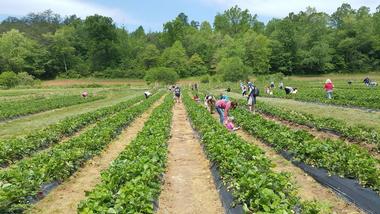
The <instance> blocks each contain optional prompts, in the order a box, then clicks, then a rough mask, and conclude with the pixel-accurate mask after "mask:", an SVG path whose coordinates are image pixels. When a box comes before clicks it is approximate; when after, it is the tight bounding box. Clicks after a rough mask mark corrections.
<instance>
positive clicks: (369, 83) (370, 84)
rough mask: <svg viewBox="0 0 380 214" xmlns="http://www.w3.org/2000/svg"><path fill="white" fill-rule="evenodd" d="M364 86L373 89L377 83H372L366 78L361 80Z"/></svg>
mask: <svg viewBox="0 0 380 214" xmlns="http://www.w3.org/2000/svg"><path fill="white" fill-rule="evenodd" d="M363 82H364V84H365V85H366V86H368V87H375V86H377V82H376V81H373V80H371V79H369V77H366V78H365V79H364V80H363Z"/></svg>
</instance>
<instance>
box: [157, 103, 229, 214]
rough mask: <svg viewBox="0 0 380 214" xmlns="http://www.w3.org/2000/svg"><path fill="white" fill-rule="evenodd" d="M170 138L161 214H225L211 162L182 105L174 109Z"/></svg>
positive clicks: (160, 202) (160, 207)
mask: <svg viewBox="0 0 380 214" xmlns="http://www.w3.org/2000/svg"><path fill="white" fill-rule="evenodd" d="M171 135H172V138H171V139H170V140H169V157H168V168H167V172H166V174H165V184H164V186H163V190H162V192H161V195H160V199H159V210H158V213H160V214H167V213H168V214H169V213H170V214H171V213H188V214H190V213H191V214H193V213H207V214H213V213H223V208H222V204H221V202H220V199H219V195H218V192H217V190H216V188H215V185H214V182H213V180H212V175H211V172H210V169H209V162H208V160H207V159H206V157H205V155H204V154H203V151H202V148H201V146H200V143H199V142H198V140H197V137H196V134H195V132H194V131H193V129H192V128H191V126H190V123H189V121H188V119H187V114H186V110H185V108H184V105H183V104H182V103H180V104H176V105H175V107H174V115H173V123H172V131H171Z"/></svg>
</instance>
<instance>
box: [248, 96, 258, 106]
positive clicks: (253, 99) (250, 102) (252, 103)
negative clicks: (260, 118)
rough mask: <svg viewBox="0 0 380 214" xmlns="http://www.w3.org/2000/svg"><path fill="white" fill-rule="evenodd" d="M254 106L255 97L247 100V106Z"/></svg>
mask: <svg viewBox="0 0 380 214" xmlns="http://www.w3.org/2000/svg"><path fill="white" fill-rule="evenodd" d="M254 104H256V97H252V96H251V97H249V99H248V105H249V106H251V105H254Z"/></svg>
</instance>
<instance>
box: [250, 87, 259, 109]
mask: <svg viewBox="0 0 380 214" xmlns="http://www.w3.org/2000/svg"><path fill="white" fill-rule="evenodd" d="M257 96H259V89H258V88H257V87H256V86H255V85H253V87H252V89H251V90H250V92H249V95H248V99H247V100H248V107H249V110H250V111H251V112H255V105H256V97H257Z"/></svg>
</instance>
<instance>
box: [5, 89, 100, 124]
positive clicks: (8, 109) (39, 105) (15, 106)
mask: <svg viewBox="0 0 380 214" xmlns="http://www.w3.org/2000/svg"><path fill="white" fill-rule="evenodd" d="M104 98H105V96H94V97H88V98H83V97H81V96H77V95H68V96H57V97H52V98H47V99H37V100H21V101H14V102H6V103H3V104H1V105H0V121H2V120H7V119H13V118H16V117H18V116H24V115H28V114H34V113H38V112H41V111H47V110H51V109H56V108H62V107H66V106H72V105H77V104H81V103H87V102H92V101H95V100H100V99H104Z"/></svg>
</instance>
